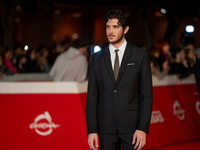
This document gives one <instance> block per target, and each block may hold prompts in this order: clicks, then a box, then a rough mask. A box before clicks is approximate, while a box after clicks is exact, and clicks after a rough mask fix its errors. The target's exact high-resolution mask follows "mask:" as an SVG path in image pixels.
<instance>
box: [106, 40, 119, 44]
mask: <svg viewBox="0 0 200 150" xmlns="http://www.w3.org/2000/svg"><path fill="white" fill-rule="evenodd" d="M108 42H109V43H110V44H115V43H117V41H116V40H111V39H108Z"/></svg>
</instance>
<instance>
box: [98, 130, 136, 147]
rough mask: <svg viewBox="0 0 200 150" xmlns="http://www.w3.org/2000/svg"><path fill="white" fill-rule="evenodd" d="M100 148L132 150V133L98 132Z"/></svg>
mask: <svg viewBox="0 0 200 150" xmlns="http://www.w3.org/2000/svg"><path fill="white" fill-rule="evenodd" d="M99 141H100V149H101V150H121V145H122V148H123V150H134V146H135V144H134V145H132V141H133V133H125V134H120V133H116V134H99Z"/></svg>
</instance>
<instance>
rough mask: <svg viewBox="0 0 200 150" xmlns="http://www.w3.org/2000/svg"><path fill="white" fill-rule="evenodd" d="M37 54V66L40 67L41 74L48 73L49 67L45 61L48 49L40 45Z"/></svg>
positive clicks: (46, 60)
mask: <svg viewBox="0 0 200 150" xmlns="http://www.w3.org/2000/svg"><path fill="white" fill-rule="evenodd" d="M37 53H38V54H37V57H38V58H37V65H38V66H39V67H40V70H42V71H43V72H49V71H50V69H51V67H50V65H49V62H48V59H47V57H48V54H49V50H48V48H47V47H46V46H44V45H41V46H39V48H38V51H37Z"/></svg>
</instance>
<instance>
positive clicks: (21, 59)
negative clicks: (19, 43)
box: [16, 55, 27, 73]
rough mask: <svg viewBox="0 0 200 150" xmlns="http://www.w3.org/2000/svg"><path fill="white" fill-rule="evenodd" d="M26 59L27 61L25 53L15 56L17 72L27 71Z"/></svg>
mask: <svg viewBox="0 0 200 150" xmlns="http://www.w3.org/2000/svg"><path fill="white" fill-rule="evenodd" d="M26 61H27V59H26V55H19V56H17V63H16V67H17V72H19V73H26V72H27V68H26Z"/></svg>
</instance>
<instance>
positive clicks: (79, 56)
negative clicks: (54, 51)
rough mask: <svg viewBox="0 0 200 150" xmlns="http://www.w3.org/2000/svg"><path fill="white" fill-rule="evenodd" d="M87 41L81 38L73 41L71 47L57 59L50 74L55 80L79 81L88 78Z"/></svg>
mask: <svg viewBox="0 0 200 150" xmlns="http://www.w3.org/2000/svg"><path fill="white" fill-rule="evenodd" d="M86 51H87V43H86V42H85V41H83V40H81V39H78V40H75V41H73V42H72V44H71V47H69V49H68V50H67V51H65V52H64V53H62V54H60V55H59V56H58V58H57V59H56V61H55V63H54V65H53V67H52V69H51V71H50V76H51V77H53V78H54V81H77V82H82V81H85V80H86V77H87V68H88V62H87V58H86V57H85V55H84V54H85V52H86Z"/></svg>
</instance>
